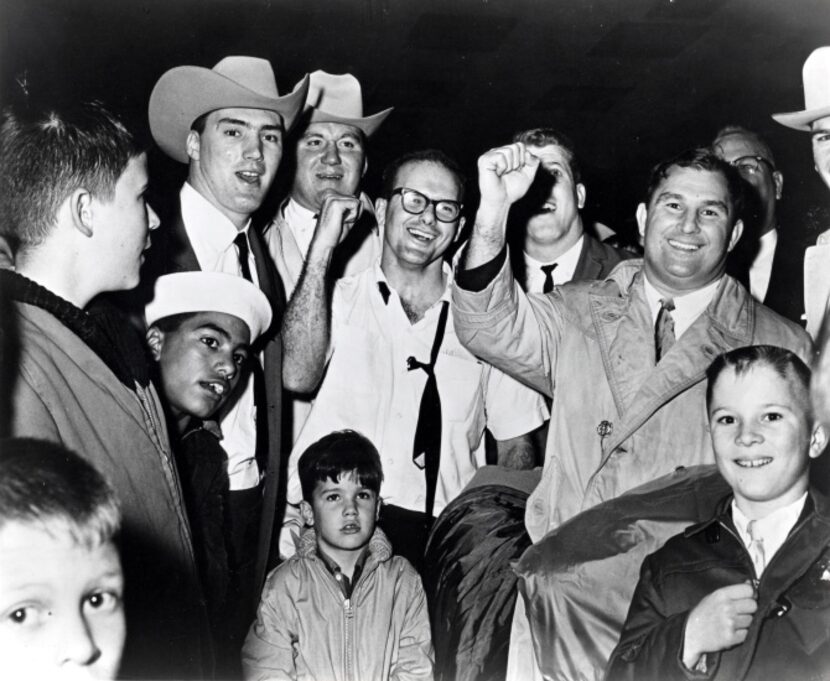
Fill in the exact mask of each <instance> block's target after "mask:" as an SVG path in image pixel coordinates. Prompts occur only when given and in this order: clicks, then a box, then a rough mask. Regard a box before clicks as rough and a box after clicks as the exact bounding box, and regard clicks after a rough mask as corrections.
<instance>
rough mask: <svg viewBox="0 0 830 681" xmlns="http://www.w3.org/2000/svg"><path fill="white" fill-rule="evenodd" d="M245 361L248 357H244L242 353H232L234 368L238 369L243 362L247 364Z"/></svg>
mask: <svg viewBox="0 0 830 681" xmlns="http://www.w3.org/2000/svg"><path fill="white" fill-rule="evenodd" d="M247 361H248V355H246V354H245V353H244V352H236V353H234V355H233V363H234V364H236V366H238V367H241V366H244V365H245V362H247Z"/></svg>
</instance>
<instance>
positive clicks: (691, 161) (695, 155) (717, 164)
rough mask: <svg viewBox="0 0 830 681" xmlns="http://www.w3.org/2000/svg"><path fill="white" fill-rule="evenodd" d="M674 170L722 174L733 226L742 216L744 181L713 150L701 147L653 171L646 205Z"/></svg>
mask: <svg viewBox="0 0 830 681" xmlns="http://www.w3.org/2000/svg"><path fill="white" fill-rule="evenodd" d="M674 168H692V169H694V170H702V171H708V172H711V173H720V174H721V175H722V176H723V179H724V180H725V181H726V190H727V192H728V194H729V199H730V201H731V202H732V214H731V215H730V218H731V219H732V224H734V223H735V222H736V221H737V220H738V219H739V218H740V217H741V216H742V215H743V209H744V189H743V181H742V180H741V176H740V174H739V173H738V171H737V170H736V169H735V168H734V167H733V166H731V165H730V164H729V163H727V162H726V161H724V160H723V159H722V158H719V157H718V156H716V155H715V154H714V152H713V151H712V150H711V149H708V148H705V147H699V148H696V149H689V150H687V151H684V152H683V153H681V154H679V155H678V156H675V157H674V158H673V159H670V160H668V161H663V162H661V163H658V164H657V165H656V166H654V168H653V169H652V171H651V175H650V177H649V181H648V188H647V190H646V198H645V203H646V206H648V205H649V204H650V203H651V199H652V198H653V197H654V194H655V192H656V191H657V188H658V187H659V186H660V183H661V182H663V180H665V179H666V178H667V177H668V176H669V173H670V172H671V171H672V169H674Z"/></svg>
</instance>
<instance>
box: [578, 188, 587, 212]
mask: <svg viewBox="0 0 830 681" xmlns="http://www.w3.org/2000/svg"><path fill="white" fill-rule="evenodd" d="M587 195H588V190H586V189H585V185H584V184H582V183H581V182H577V183H576V207H577V208H578V209H579V210H582V209H583V208H585V197H586V196H587Z"/></svg>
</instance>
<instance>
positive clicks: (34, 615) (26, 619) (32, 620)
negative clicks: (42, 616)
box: [7, 605, 39, 626]
mask: <svg viewBox="0 0 830 681" xmlns="http://www.w3.org/2000/svg"><path fill="white" fill-rule="evenodd" d="M38 613H39V611H38V608H36V607H35V606H33V605H25V606H23V607H22V608H16V609H14V610H12V611H11V612H10V613H9V614H8V615H7V620H8V621H9V622H10V623H11V624H14V625H21V626H33V625H35V624H36V623H37V620H38Z"/></svg>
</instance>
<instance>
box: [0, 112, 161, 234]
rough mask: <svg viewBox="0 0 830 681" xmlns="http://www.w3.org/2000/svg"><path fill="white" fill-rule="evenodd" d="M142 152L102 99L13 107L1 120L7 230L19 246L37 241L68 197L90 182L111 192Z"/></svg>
mask: <svg viewBox="0 0 830 681" xmlns="http://www.w3.org/2000/svg"><path fill="white" fill-rule="evenodd" d="M143 152H144V147H143V145H142V144H141V143H140V142H139V140H138V138H137V137H136V135H134V134H133V133H132V132H131V131H130V130H128V129H127V128H126V126H125V125H124V123H123V122H122V121H121V120H120V119H119V118H118V117H117V116H116V115H115V114H114V113H112V112H111V111H109V110H108V109H107V108H106V107H105V106H104V105H103V104H102V103H100V102H98V101H89V102H81V103H74V104H70V105H66V106H54V107H49V106H35V105H34V104H32V105H31V106H22V105H21V106H12V107H7V108H6V109H4V111H3V114H2V120H1V121H0V207H2V211H0V231H2V234H3V236H5V237H6V238H7V239H9V241H10V243H11V245H12V248H13V249H14V250H15V251H17V250H18V249H19V248H27V247H30V246H37V245H38V244H40V243H41V242H42V241H43V240H44V239H45V238H46V237H47V236H48V234H49V232H50V231H51V228H52V226H53V225H54V223H55V218H56V216H57V212H58V208H59V207H60V205H61V203H62V202H63V201H64V200H65V199H66V197H67V196H69V195H70V194H71V193H72V192H73V191H74V190H76V189H78V188H80V187H83V188H85V189H87V190H88V191H89V192H90V193H92V194H93V195H94V196H95V197H96V198H98V199H100V200H104V201H108V200H110V199H112V197H113V195H114V192H115V185H116V184H117V182H118V180H119V178H120V177H121V175H122V174H123V173H124V170H125V169H126V167H127V164H128V163H129V162H130V160H131V159H133V158H135V157H136V156H139V155H140V154H141V153H143Z"/></svg>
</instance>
